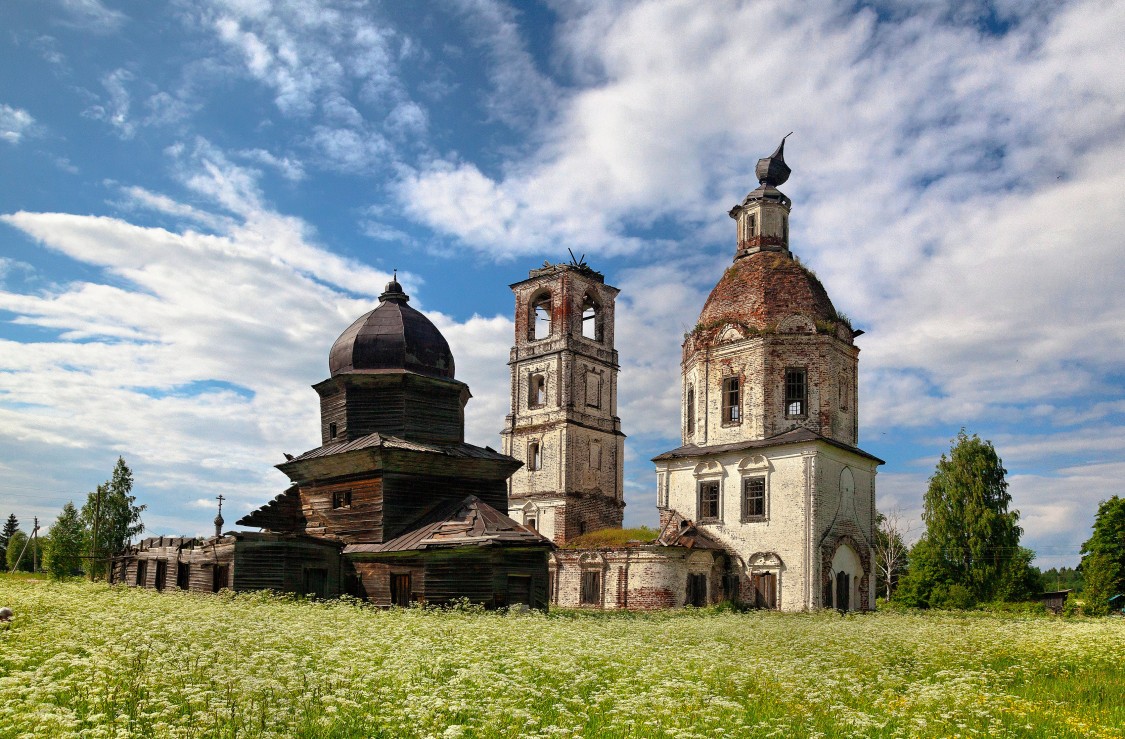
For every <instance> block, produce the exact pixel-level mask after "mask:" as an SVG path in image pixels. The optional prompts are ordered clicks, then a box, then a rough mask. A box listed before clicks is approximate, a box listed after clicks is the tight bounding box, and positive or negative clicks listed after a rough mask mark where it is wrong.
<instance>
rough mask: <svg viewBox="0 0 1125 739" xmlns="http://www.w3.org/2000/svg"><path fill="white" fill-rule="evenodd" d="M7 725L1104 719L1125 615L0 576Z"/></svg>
mask: <svg viewBox="0 0 1125 739" xmlns="http://www.w3.org/2000/svg"><path fill="white" fill-rule="evenodd" d="M0 605H8V606H10V607H11V608H13V610H15V612H16V618H15V620H14V621H13V622H12V623H11V624H9V625H7V626H5V625H0V736H3V737H9V736H15V737H19V736H27V737H33V736H34V737H45V736H83V737H134V736H153V737H166V736H167V737H189V736H190V737H244V736H245V737H257V736H308V737H352V736H354V737H367V736H376V737H378V736H387V737H391V736H394V737H398V736H420V737H460V736H463V737H478V736H479V737H517V736H520V737H522V736H533V737H577V736H589V737H642V736H643V737H649V736H652V737H673V736H674V737H717V736H718V737H723V736H726V737H738V736H778V737H790V736H796V737H816V736H856V737H869V736H875V737H907V736H920V737H929V736H934V737H939V736H940V737H953V736H961V737H969V736H1029V737H1038V736H1043V737H1047V736H1051V737H1055V736H1061V737H1067V736H1099V737H1120V736H1122V731H1121V727H1122V726H1123V725H1125V708H1123V706H1125V621H1122V620H1120V619H1117V620H1110V619H1105V620H1061V619H1052V618H1045V617H1031V616H1018V615H1016V616H1012V615H994V614H980V613H973V614H959V613H940V614H902V613H880V614H876V615H865V616H847V617H841V616H839V615H838V614H835V613H822V614H800V615H785V614H778V613H764V612H758V613H746V614H739V613H729V612H723V613H720V612H718V611H714V610H706V609H705V610H690V609H689V610H686V611H681V612H663V613H657V614H649V615H637V614H634V615H632V616H629V617H592V616H590V615H589V614H585V613H582V614H576V613H573V612H570V613H568V612H558V613H552V614H548V615H543V614H538V613H530V614H496V613H482V612H473V611H472V610H468V611H451V612H434V611H427V610H421V609H412V610H406V611H403V610H396V611H390V612H383V611H378V610H376V609H373V608H370V607H366V606H361V605H359V604H357V603H355V602H354V601H353V602H343V601H332V602H312V601H303V600H298V599H293V598H288V597H283V596H277V595H271V594H265V593H257V594H238V595H233V594H221V595H218V596H210V595H206V596H204V595H193V594H185V593H175V592H169V593H163V594H157V593H153V592H151V591H143V590H140V591H139V590H135V589H129V588H121V587H117V588H111V587H107V586H105V585H100V584H99V585H93V584H90V583H86V582H67V583H58V584H56V583H47V582H42V583H37V582H30V581H27V580H16V579H7V578H0Z"/></svg>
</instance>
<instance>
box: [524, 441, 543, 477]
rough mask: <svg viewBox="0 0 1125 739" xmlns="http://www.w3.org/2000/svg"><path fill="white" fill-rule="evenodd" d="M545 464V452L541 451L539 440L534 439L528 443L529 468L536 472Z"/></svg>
mask: <svg viewBox="0 0 1125 739" xmlns="http://www.w3.org/2000/svg"><path fill="white" fill-rule="evenodd" d="M542 466H543V454H542V452H540V451H539V442H538V441H533V442H531V443H530V444H528V445H527V468H528V469H529V470H531V471H532V472H534V471H535V470H537V469H539V468H540V467H542Z"/></svg>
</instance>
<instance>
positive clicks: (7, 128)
mask: <svg viewBox="0 0 1125 739" xmlns="http://www.w3.org/2000/svg"><path fill="white" fill-rule="evenodd" d="M34 126H35V119H34V118H33V117H32V116H31V114H30V113H28V112H27V111H26V110H23V109H22V108H13V107H12V106H10V105H3V104H0V141H7V142H8V143H9V144H18V143H19V142H20V140H21V139H23V137H24V134H26V133H28V131H30V130H32V128H33V127H34Z"/></svg>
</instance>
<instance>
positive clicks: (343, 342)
mask: <svg viewBox="0 0 1125 739" xmlns="http://www.w3.org/2000/svg"><path fill="white" fill-rule="evenodd" d="M409 300H410V298H409V297H408V296H407V295H406V293H405V292H403V290H402V286H401V285H399V283H398V281H397V279H394V280H392V281H391V282H390V283H389V284H388V285H387V287H386V290H385V291H384V292H383V294H382V295H380V296H379V306H378V307H377V308H375V309H374V310H372V311H371V312H369V313H367V314H366V315H364V316H361V317H360V318H359V319H358V320H357V321H356V322H355V323H353V324H352V325H351V326H350V327H349V328H348V329H347V330H346V331H344V333H343V334H341V335H340V337H339V338H338V339H337V340H336V342H335V343H334V344H333V345H332V350H331V352H330V354H329V370H330V376H329V377H328V379H326V380H324V381H323V382H320V383H318V384H317V385H314V386H313V387H314V389H315V390H316V392H317V394H318V395H319V396H320V411H321V445H320V446H318V447H316V448H315V449H311V450H309V451H307V452H305V453H304V454H301V455H299V456H297V457H292V458H289V459H287V461H285V462H283V463H282V464H279V465H277V467H278V469H280V470H281V471H282V472H284V473H285V474H286V475H287V476H288V477H289V479H290V480H291V481H292V483H293V484H292V485H291V486H290V487H289V488H288V489H287V490H286V491H285V492H283V493H282V494H281V495H279V496H277V497H276V498H275V499H274V500H272V501H270V502H269V503H267V504H266V505H264V506H262V507H261V508H259V509H257V510H255V511H254V512H252V513H250V514H249V515H246V516H244V517H243V518H241V519H240V520H239V521H238V522H237V524H238V525H240V526H245V527H251V528H258V529H259V530H260V531H259V532H235V533H228V534H226V535H223V534H221V527H222V524H223V521H222V517H221V511H220V516H219V517H218V518H216V522H215V523H216V533H215V536H214V537H212V538H209V539H194V538H176V539H172V538H167V537H154V538H150V539H146V540H144V541H143V542H141V543H140V544H139V545H138V546H136V547H134V548H131V549H130V550H128V551H126V552H124V553H123V554H122V555H121V556H120V557H118V558H117V559H116V560H115V563H114V568H113V572H114V579H115V580H117V581H121V582H125V583H126V584H129V585H136V586H141V587H151V588H156V589H164V588H172V587H176V588H181V589H186V590H195V591H218V590H220V589H222V588H230V589H232V590H254V589H264V588H271V589H275V590H280V591H287V592H298V593H309V594H314V595H317V596H320V597H333V596H337V595H341V594H345V593H346V594H350V595H354V596H356V597H360V598H364V599H366V600H369V601H371V602H373V603H375V604H377V605H381V606H391V605H399V606H405V605H409V604H411V603H415V602H425V603H433V604H445V603H449V602H451V601H455V600H459V599H462V598H465V599H468V600H469V601H471V602H474V603H482V604H484V605H485V606H487V607H501V606H511V605H517V604H522V605H526V606H530V607H533V608H545V607H546V605H547V598H548V596H547V593H548V583H547V578H548V569H547V560H548V555H549V553H550V551H551V550H552V549H553V544H552V543H551V542H550V541H549V540H548V539H546V538H545V537H543V536H541V535H540V534H539V533H537V532H536V531H535V530H534V529H532V528H528V527H525V526H523V525H521V524H518V523H516V522H515V521H514V520H512V519H511V518H509V517H508V516H507V515H506V514H505V513H503V511H506V510H507V508H508V488H507V486H508V478H509V477H510V476H511V475H512V473H513V472H515V470H516V469H518V468H519V467H520V465H521V463H520V462H519V461H517V460H516V459H513V458H512V457H510V456H507V455H505V454H501V453H499V452H497V451H495V450H493V449H491V448H489V447H483V448H482V447H478V446H474V445H472V444H466V443H465V434H464V427H465V404H466V403H467V402H468V400H469V398H470V397H471V394H470V393H469V387H468V386H467V385H466V384H465V383H463V382H460V381H459V380H457V379H455V376H454V361H453V354H452V353H451V352H450V350H449V344H448V343H447V342H446V340H445V337H443V336H442V335H441V332H440V331H438V329H437V327H435V326H434V325H433V323H431V322H430V321H429V319H427V318H426V317H425V316H424V315H422V313H420V312H419V311H417V310H415V309H413V308H411V307H410V306H409V305H408V303H409ZM172 573H175V577H174V579H173V578H172V576H171V575H172Z"/></svg>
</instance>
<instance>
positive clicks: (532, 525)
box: [523, 518, 537, 531]
mask: <svg viewBox="0 0 1125 739" xmlns="http://www.w3.org/2000/svg"><path fill="white" fill-rule="evenodd" d="M523 525H524V526H526V527H527V528H529V529H531V530H532V531H535V530H536V529H537V527H536V525H535V519H534V518H529V519H527V520H526V521H524V524H523Z"/></svg>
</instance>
